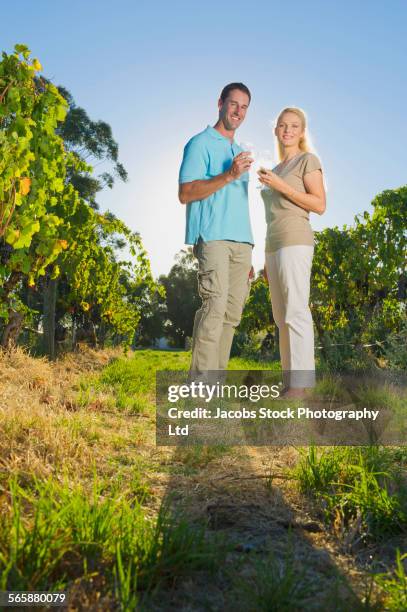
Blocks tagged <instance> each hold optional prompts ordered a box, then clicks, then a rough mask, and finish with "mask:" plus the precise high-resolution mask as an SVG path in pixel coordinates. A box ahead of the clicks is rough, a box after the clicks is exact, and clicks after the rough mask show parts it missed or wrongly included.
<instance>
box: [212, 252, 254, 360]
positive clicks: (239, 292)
mask: <svg viewBox="0 0 407 612" xmlns="http://www.w3.org/2000/svg"><path fill="white" fill-rule="evenodd" d="M229 244H230V260H229V291H228V295H227V304H226V311H225V316H224V320H223V328H222V335H221V337H220V342H219V362H218V364H219V365H218V367H219V369H220V370H226V369H227V367H228V361H229V356H230V349H231V347H232V341H233V336H234V333H235V329H236V327H237V326H238V325H239V323H240V319H241V316H242V311H243V307H244V304H245V302H246V299H247V297H248V295H249V292H250V281H249V272H250V268H251V265H252V246H251V245H250V244H246V243H244V242H230V243H229Z"/></svg>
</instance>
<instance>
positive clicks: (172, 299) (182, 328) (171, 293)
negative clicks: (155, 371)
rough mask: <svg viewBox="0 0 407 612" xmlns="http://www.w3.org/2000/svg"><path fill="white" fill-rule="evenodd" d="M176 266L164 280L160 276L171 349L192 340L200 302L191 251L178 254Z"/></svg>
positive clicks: (195, 262) (167, 333) (195, 263)
mask: <svg viewBox="0 0 407 612" xmlns="http://www.w3.org/2000/svg"><path fill="white" fill-rule="evenodd" d="M176 262H177V263H176V264H175V265H174V266H173V267H172V268H171V270H170V272H169V274H168V275H167V276H164V275H162V276H160V278H159V283H160V284H161V285H162V286H163V287H164V289H165V294H166V313H165V316H166V326H165V333H166V336H167V337H168V338H170V340H171V342H172V344H173V345H174V346H178V347H180V346H182V347H183V346H184V345H185V339H186V338H187V336H189V337H191V336H192V331H193V327H194V318H195V313H196V311H197V310H198V308H200V306H201V298H200V297H199V294H198V287H197V270H198V263H197V260H196V259H195V257H194V256H193V254H192V249H191V248H188V250H186V251H185V250H182V251H180V253H179V254H178V255H177V256H176Z"/></svg>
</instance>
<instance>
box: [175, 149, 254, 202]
mask: <svg viewBox="0 0 407 612" xmlns="http://www.w3.org/2000/svg"><path fill="white" fill-rule="evenodd" d="M252 162H253V160H252V159H251V157H250V156H249V154H248V153H247V152H246V151H243V152H242V153H239V155H236V157H234V159H233V163H232V165H231V166H230V168H229V170H226V172H222V173H221V174H218V175H217V176H214V177H213V178H211V179H208V180H198V181H191V182H190V183H180V186H179V190H178V197H179V201H180V202H181V204H189V202H195V200H204V199H205V198H209V196H210V195H212V194H213V193H215V191H218V190H219V189H222V187H224V186H225V185H227V184H228V183H230V182H232V181H235V180H236V179H237V178H239V176H241V175H242V174H243V173H244V172H247V170H248V169H249V168H250V166H251V164H252Z"/></svg>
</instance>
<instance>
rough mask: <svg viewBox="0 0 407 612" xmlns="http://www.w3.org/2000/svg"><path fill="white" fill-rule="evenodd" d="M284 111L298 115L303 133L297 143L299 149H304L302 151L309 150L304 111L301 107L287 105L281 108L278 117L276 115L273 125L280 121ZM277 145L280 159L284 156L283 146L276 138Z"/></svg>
mask: <svg viewBox="0 0 407 612" xmlns="http://www.w3.org/2000/svg"><path fill="white" fill-rule="evenodd" d="M285 113H294V114H295V115H297V117H299V119H300V121H301V123H302V127H303V130H304V135H303V136H301V138H300V142H299V143H298V146H299V148H300V151H304V153H306V152H308V151H311V146H310V143H309V135H308V133H307V116H306V114H305V112H304V111H303V110H302V109H301V108H297V107H295V106H288V107H287V108H283V110H282V111H281V112H280V113H279V115H278V117H277V121H276V124H275V127H277V126H278V124H279V123H280V120H281V117H282V116H283V115H284V114H285ZM276 145H277V154H278V158H279V160H280V161H281V160H282V159H283V157H284V151H283V147H282V145H281V143H280V142H279V141H278V140H277V142H276Z"/></svg>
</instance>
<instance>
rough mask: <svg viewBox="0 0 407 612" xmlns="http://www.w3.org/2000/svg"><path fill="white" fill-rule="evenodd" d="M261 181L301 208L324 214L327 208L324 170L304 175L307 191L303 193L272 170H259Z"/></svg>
mask: <svg viewBox="0 0 407 612" xmlns="http://www.w3.org/2000/svg"><path fill="white" fill-rule="evenodd" d="M258 175H259V180H260V183H263V185H267V187H271V188H272V189H275V190H276V191H279V192H280V193H282V194H283V195H285V197H286V198H288V199H289V200H291V202H294V204H297V206H299V207H300V208H303V209H304V210H308V211H310V212H314V213H317V214H318V215H322V214H323V213H324V212H325V209H326V198H325V188H324V182H323V180H322V172H321V171H320V170H313V171H312V172H308V173H307V174H305V175H304V186H305V189H306V190H307V193H302V192H301V191H297V190H296V189H294V188H293V187H291V186H290V185H289V184H288V183H286V181H284V180H283V179H282V178H281V177H279V176H277V174H275V173H274V172H272V171H271V170H266V172H260V171H259V172H258Z"/></svg>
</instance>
